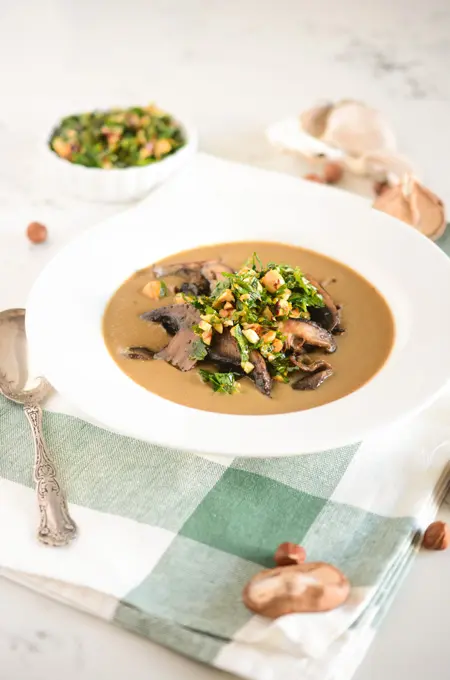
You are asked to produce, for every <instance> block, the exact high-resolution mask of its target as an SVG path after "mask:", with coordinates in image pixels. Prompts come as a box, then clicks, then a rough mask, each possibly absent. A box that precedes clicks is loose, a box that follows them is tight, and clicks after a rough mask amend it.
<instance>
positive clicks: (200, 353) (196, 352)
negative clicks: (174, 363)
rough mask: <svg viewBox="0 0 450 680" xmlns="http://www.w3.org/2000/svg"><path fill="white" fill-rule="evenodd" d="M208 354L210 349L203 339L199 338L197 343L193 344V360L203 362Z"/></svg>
mask: <svg viewBox="0 0 450 680" xmlns="http://www.w3.org/2000/svg"><path fill="white" fill-rule="evenodd" d="M207 354H208V348H207V347H206V345H205V343H204V342H203V340H202V339H201V338H197V339H196V340H195V342H193V343H192V348H191V356H190V358H191V359H196V360H197V361H202V360H203V359H204V358H205V357H206V355H207Z"/></svg>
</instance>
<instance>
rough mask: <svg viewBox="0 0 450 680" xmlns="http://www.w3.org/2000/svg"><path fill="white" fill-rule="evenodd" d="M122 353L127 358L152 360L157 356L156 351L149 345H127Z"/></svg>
mask: <svg viewBox="0 0 450 680" xmlns="http://www.w3.org/2000/svg"><path fill="white" fill-rule="evenodd" d="M122 355H123V356H124V357H126V358H127V359H135V360H137V361H150V359H153V357H154V356H155V353H154V352H153V350H151V349H149V348H148V347H127V348H126V349H124V350H123V352H122Z"/></svg>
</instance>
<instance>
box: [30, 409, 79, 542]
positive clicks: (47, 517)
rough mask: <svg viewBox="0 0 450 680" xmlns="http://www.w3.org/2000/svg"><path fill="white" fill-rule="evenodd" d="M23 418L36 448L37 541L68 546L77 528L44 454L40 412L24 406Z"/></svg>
mask: <svg viewBox="0 0 450 680" xmlns="http://www.w3.org/2000/svg"><path fill="white" fill-rule="evenodd" d="M24 411H25V415H26V416H27V418H28V422H29V423H30V425H31V430H32V432H33V438H34V446H35V460H34V481H35V482H36V491H37V497H38V503H39V513H40V525H39V530H38V539H39V540H40V541H41V542H42V543H45V544H46V545H52V546H61V545H67V543H69V541H71V540H72V539H73V538H75V535H76V532H77V527H76V524H75V523H74V522H73V521H72V519H71V517H70V515H69V510H68V508H67V503H66V499H65V498H64V495H63V493H62V491H61V487H60V485H59V482H58V480H57V478H56V469H55V466H54V464H53V462H52V460H51V457H50V454H49V453H48V451H47V448H46V446H45V442H44V435H43V433H42V409H41V407H40V406H39V405H38V404H26V405H25V406H24Z"/></svg>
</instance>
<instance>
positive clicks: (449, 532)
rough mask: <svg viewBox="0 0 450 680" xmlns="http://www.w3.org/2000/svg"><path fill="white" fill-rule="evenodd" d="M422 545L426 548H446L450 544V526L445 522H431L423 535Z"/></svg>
mask: <svg viewBox="0 0 450 680" xmlns="http://www.w3.org/2000/svg"><path fill="white" fill-rule="evenodd" d="M422 545H423V547H424V548H426V549H427V550H446V549H447V548H448V546H449V545H450V527H449V526H448V524H446V523H445V522H433V523H432V524H430V526H429V527H428V529H427V530H426V531H425V533H424V535H423V541H422Z"/></svg>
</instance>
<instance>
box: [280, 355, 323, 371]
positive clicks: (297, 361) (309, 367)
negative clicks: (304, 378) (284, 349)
mask: <svg viewBox="0 0 450 680" xmlns="http://www.w3.org/2000/svg"><path fill="white" fill-rule="evenodd" d="M290 360H291V362H292V363H293V364H294V366H297V367H298V368H299V369H300V370H301V371H303V372H304V373H317V371H321V370H323V369H324V368H331V366H330V364H329V363H328V361H325V359H316V360H314V359H312V358H311V357H310V356H308V355H307V354H302V355H300V356H299V355H298V354H291V356H290Z"/></svg>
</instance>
